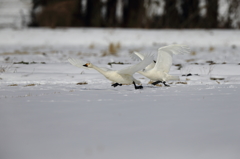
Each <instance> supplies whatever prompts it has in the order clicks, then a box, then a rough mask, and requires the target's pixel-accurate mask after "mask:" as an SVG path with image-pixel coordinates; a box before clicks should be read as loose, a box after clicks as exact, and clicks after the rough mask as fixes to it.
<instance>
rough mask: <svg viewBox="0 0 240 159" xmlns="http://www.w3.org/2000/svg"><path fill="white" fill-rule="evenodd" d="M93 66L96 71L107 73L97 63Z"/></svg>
mask: <svg viewBox="0 0 240 159" xmlns="http://www.w3.org/2000/svg"><path fill="white" fill-rule="evenodd" d="M92 68H93V69H95V70H96V71H98V72H99V73H101V74H103V75H104V74H105V73H106V71H104V70H102V69H101V68H99V67H97V66H95V65H92Z"/></svg>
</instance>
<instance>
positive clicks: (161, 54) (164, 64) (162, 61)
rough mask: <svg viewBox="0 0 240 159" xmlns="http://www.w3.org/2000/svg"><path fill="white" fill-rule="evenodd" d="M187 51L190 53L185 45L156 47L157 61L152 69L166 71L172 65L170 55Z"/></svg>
mask: <svg viewBox="0 0 240 159" xmlns="http://www.w3.org/2000/svg"><path fill="white" fill-rule="evenodd" d="M187 53H190V49H189V47H187V46H186V45H169V46H165V47H161V48H159V49H158V57H157V63H156V65H155V67H154V69H157V70H162V71H164V72H166V73H168V72H169V71H170V67H171V66H172V55H173V54H175V55H176V54H187Z"/></svg>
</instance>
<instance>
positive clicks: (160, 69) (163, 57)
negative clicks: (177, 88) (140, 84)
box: [132, 45, 190, 86]
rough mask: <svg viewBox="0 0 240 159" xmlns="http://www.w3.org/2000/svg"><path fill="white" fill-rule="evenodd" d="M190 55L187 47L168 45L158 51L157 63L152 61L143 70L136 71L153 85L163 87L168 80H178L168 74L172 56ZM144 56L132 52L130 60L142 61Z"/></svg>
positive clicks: (176, 77)
mask: <svg viewBox="0 0 240 159" xmlns="http://www.w3.org/2000/svg"><path fill="white" fill-rule="evenodd" d="M188 53H190V49H189V47H187V46H186V45H168V46H164V47H160V48H159V49H158V54H157V61H152V63H151V64H150V65H148V66H147V67H146V68H145V69H144V70H142V71H138V73H140V74H142V75H143V76H145V77H147V78H149V79H150V80H151V81H153V83H152V84H153V85H156V84H158V83H163V84H164V85H165V86H169V85H167V84H166V81H169V80H179V77H178V76H173V75H170V74H169V71H170V68H171V66H172V55H174V54H175V55H177V54H188ZM145 57H146V55H144V54H141V53H138V52H134V53H133V54H132V58H134V59H140V60H144V59H145Z"/></svg>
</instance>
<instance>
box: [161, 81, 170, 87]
mask: <svg viewBox="0 0 240 159" xmlns="http://www.w3.org/2000/svg"><path fill="white" fill-rule="evenodd" d="M162 83H163V84H164V86H166V87H170V85H168V84H166V82H165V81H163V82H162Z"/></svg>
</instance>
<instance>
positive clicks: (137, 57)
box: [130, 51, 155, 70]
mask: <svg viewBox="0 0 240 159" xmlns="http://www.w3.org/2000/svg"><path fill="white" fill-rule="evenodd" d="M130 56H131V58H132V59H133V60H137V61H142V60H143V59H144V58H145V57H147V56H153V55H152V54H141V53H139V52H136V51H134V52H133V53H132V54H131V55H130ZM154 66H155V62H152V63H151V64H149V65H148V66H147V67H146V68H145V70H150V69H152V68H154Z"/></svg>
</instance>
